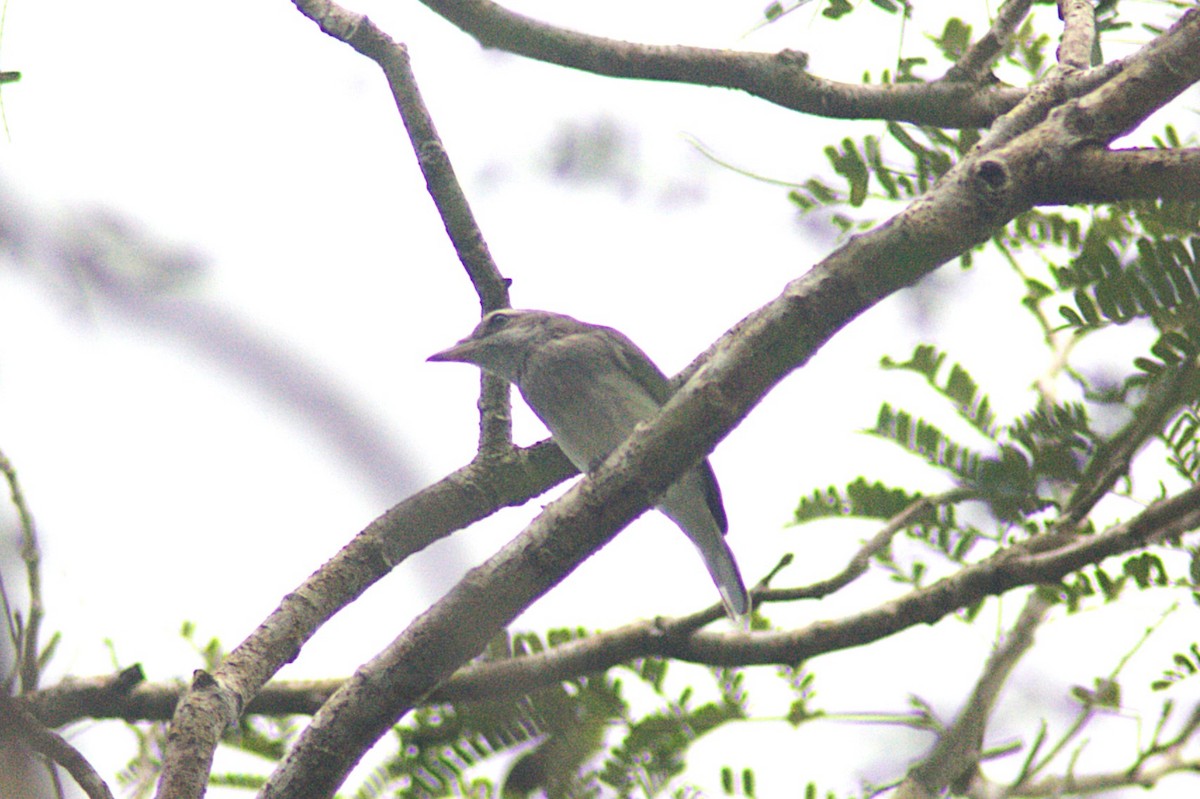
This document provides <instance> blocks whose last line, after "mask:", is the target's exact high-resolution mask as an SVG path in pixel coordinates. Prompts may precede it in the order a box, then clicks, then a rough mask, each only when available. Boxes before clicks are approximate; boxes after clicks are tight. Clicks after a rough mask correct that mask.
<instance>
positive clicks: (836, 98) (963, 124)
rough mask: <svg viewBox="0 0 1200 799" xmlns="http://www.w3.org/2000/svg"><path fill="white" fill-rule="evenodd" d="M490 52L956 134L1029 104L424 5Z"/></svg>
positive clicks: (995, 90)
mask: <svg viewBox="0 0 1200 799" xmlns="http://www.w3.org/2000/svg"><path fill="white" fill-rule="evenodd" d="M421 2H422V3H424V4H425V5H426V6H428V7H429V8H430V9H432V10H433V11H434V12H436V13H437V14H439V15H441V16H442V17H444V18H445V19H446V20H447V21H449V22H450V23H452V24H454V25H455V26H456V27H458V28H459V29H460V30H462V31H463V32H464V33H466V34H468V35H469V36H471V37H472V38H474V39H475V40H476V41H478V42H479V43H480V44H481V45H483V46H484V47H494V48H496V49H499V50H505V51H507V52H510V53H515V54H517V55H521V56H525V57H527V58H532V59H536V60H538V61H545V62H547V63H550V64H558V65H559V66H564V67H571V68H573V69H580V70H583V71H585V72H592V73H595V74H597V75H607V76H609V77H616V78H637V79H642V80H657V81H666V82H672V83H687V84H696V85H700V86H713V87H723V88H728V89H740V90H742V91H744V92H746V93H747V94H750V95H752V96H754V97H759V98H762V99H764V100H767V101H768V102H772V103H775V104H776V105H779V106H782V107H784V108H789V109H792V110H794V111H800V112H802V113H806V114H812V115H814V116H822V117H831V118H835V119H890V120H896V121H900V122H914V123H917V124H921V125H936V126H938V127H947V128H982V127H987V126H988V125H990V124H991V123H992V121H993V120H995V119H996V118H997V117H998V116H1000V115H1002V114H1005V113H1007V112H1008V111H1009V110H1011V109H1012V108H1013V107H1014V106H1016V104H1017V103H1019V102H1020V101H1021V100H1022V98H1024V96H1025V93H1026V92H1025V90H1024V89H1017V88H1012V87H1005V86H997V85H987V86H980V85H977V84H976V83H974V82H968V81H964V80H962V79H961V76H958V75H956V76H954V78H953V79H950V76H949V75H948V76H947V79H943V80H939V81H934V82H933V83H925V84H919V83H899V84H887V85H875V86H863V85H857V84H850V83H840V82H838V81H832V80H827V79H825V78H820V77H817V76H815V75H813V74H812V73H810V72H808V71H807V68H806V61H807V57H806V56H805V55H804V54H803V53H797V52H794V51H791V50H784V51H782V52H780V53H776V54H767V53H753V52H737V51H732V50H711V49H707V48H703V47H685V46H662V45H647V44H635V43H631V42H623V41H619V40H616V39H606V38H604V37H601V36H590V35H588V34H584V33H579V32H577V31H572V30H568V29H566V28H559V27H555V26H553V25H548V24H546V23H544V22H539V21H537V20H533V19H530V18H528V17H524V16H522V15H520V14H516V13H514V12H512V11H509V10H507V9H505V8H503V7H501V6H499V5H497V4H496V3H494V2H490V0H421ZM1115 70H1119V66H1117V65H1110V66H1109V67H1106V68H1104V69H1103V70H1093V71H1090V72H1089V73H1087V74H1085V75H1081V76H1079V77H1078V78H1075V79H1072V81H1071V82H1070V83H1068V84H1067V85H1066V86H1065V87H1064V88H1065V90H1066V91H1068V92H1069V96H1076V95H1078V94H1082V93H1084V92H1087V91H1090V90H1091V89H1093V88H1095V86H1096V85H1098V81H1102V80H1105V79H1107V78H1108V77H1111V75H1112V74H1114V71H1115Z"/></svg>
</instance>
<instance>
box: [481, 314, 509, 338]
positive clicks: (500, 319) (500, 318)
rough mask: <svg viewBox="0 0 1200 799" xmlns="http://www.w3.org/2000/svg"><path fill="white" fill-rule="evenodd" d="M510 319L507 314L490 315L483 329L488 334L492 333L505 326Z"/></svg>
mask: <svg viewBox="0 0 1200 799" xmlns="http://www.w3.org/2000/svg"><path fill="white" fill-rule="evenodd" d="M510 319H512V317H511V316H509V315H508V314H503V313H497V314H492V315H491V316H490V317H488V321H487V327H486V328H485V329H486V330H487V332H488V333H493V332H495V331H497V330H499V329H500V328H502V327H504V326H505V325H507V324H508V323H509V320H510Z"/></svg>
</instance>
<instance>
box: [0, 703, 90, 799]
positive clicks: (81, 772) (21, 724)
mask: <svg viewBox="0 0 1200 799" xmlns="http://www.w3.org/2000/svg"><path fill="white" fill-rule="evenodd" d="M0 730H3V733H4V736H3V737H8V736H14V737H16V738H18V740H20V741H23V742H24V743H25V744H26V745H27V746H29V748H30V749H32V750H33V751H35V752H37V753H38V754H40V755H42V756H43V757H46V758H48V759H49V760H51V761H52V762H54V763H57V764H58V765H60V766H62V767H63V768H64V769H66V771H67V773H68V774H70V775H71V778H72V779H73V780H75V783H76V784H77V785H78V786H79V787H80V788H81V789H83V792H84V793H85V794H87V796H88V799H113V795H112V791H110V790H109V789H108V785H107V784H105V782H104V780H103V779H101V778H100V774H99V773H98V772H97V771H96V769H94V768H93V767H92V764H91V763H89V762H88V761H87V758H85V757H84V756H83V755H81V754H80V753H79V750H78V749H76V748H75V747H73V746H71V744H69V743H67V741H66V739H64V738H63V737H62V736H61V735H59V734H58V733H56V732H54V731H52V730H48V729H46V727H45V726H43V725H42V723H41V722H39V721H38V720H37V719H36V718H34V717H33V716H32V715H31V714H30V713H29V711H27V710H25V708H23V707H22V706H21V704H20V702H19V701H18V700H17V699H16V698H14V697H11V696H8V695H6V694H2V693H0ZM6 743H7V744H8V745H11V742H6Z"/></svg>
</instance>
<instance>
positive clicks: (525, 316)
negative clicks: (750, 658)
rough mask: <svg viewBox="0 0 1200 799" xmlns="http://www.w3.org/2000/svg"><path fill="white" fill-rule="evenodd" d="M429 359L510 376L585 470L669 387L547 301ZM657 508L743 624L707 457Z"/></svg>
mask: <svg viewBox="0 0 1200 799" xmlns="http://www.w3.org/2000/svg"><path fill="white" fill-rule="evenodd" d="M428 360H430V361H435V362H436V361H455V362H460V363H469V364H473V365H475V366H477V367H479V368H481V369H483V370H484V371H485V372H489V373H490V374H493V375H495V376H497V377H500V378H503V379H504V380H507V381H508V382H509V383H511V384H512V385H515V386H516V387H517V389H518V390H519V391H520V392H521V396H522V397H524V399H525V402H526V404H528V405H529V407H530V408H531V409H532V410H533V412H534V414H536V415H537V417H538V418H539V419H541V420H542V423H543V424H545V425H546V427H547V428H548V429H549V430H550V435H551V437H552V438H553V439H554V441H555V443H556V444H558V447H559V449H561V450H562V451H563V454H564V455H566V456H567V459H568V460H570V461H571V463H573V464H574V465H575V467H576V468H577V469H579V470H580V471H581V472H584V473H590V472H592V471H593V470H594V469H595V468H596V467H597V466H599V465H600V464H601V463H602V462H603V461H604V459H605V458H607V457H608V455H609V453H611V452H612V451H613V450H614V449H616V448H617V447H618V446H619V445H620V444H621V443H622V442H623V441H624V440H625V439H626V438H628V437H629V435H630V434H631V433H632V432H633V429H634V427H635V426H636V425H637V424H638V423H639V422H642V421H645V420H646V419H649V418H650V417H652V416H653V415H654V414H656V413H657V412H658V410H659V408H660V407H662V405H664V404H665V403H666V401H667V400H668V399H670V397H671V394H672V393H673V389H672V388H671V384H670V381H668V379H667V376H666V375H665V374H663V372H662V370H660V369H659V368H658V367H657V366H656V365H655V364H654V362H653V361H652V360H650V358H649V357H648V356H647V355H646V353H644V352H642V350H641V349H640V348H639V347H638V346H637V345H636V344H634V343H633V342H632V341H631V340H630V339H629V338H628V337H627V336H625V335H624V334H623V333H621V332H619V331H617V330H614V329H613V328H611V327H604V326H601V325H593V324H589V323H587V322H581V321H579V320H578V319H575V318H573V317H570V316H567V315H565V314H559V313H552V312H549V311H534V310H516V309H511V308H503V309H500V310H495V311H492V312H490V313H488V314H486V315H485V316H484V317H483V319H482V320H481V321H480V322H479V324H478V326H476V328H475V329H474V330H473V331H472V332H471V334H470V335H469V336H467V337H466V338H464V339H462V340H461V341H459V342H458V343H457V344H455V345H454V346H452V347H449V348H447V349H444V350H442V351H441V352H438V353H435V354H434V355H431V356H430V357H429V359H428ZM656 508H657V509H658V510H659V511H661V512H662V513H663V514H665V515H666V516H667V518H669V519H670V520H671V521H673V522H674V523H675V524H676V525H678V527H679V528H680V529H681V530H682V531H683V532H684V533H685V534H686V535H687V537H688V538H690V539H691V541H692V543H693V544H695V545H696V548H697V549H698V550H699V552H700V556H701V558H702V559H703V561H704V565H705V567H707V569H708V573H709V574H710V575H711V576H712V579H713V582H714V583H715V584H716V586H717V590H718V591H719V592H720V594H721V601H722V604H723V605H724V607H725V611H726V613H728V615H729V616H730V618H731V619H733V620H734V621H735V622H737V623H739V624H740V625H741V626H743V627H745V626H746V623H747V621H748V618H749V613H750V597H749V594H748V593H747V592H746V586H745V583H744V582H743V581H742V575H741V571H740V570H739V569H738V565H737V561H736V560H735V559H734V556H733V551H732V550H731V549H730V548H729V545H728V544H727V543H726V541H725V534H726V532H727V531H728V529H729V522H728V519H727V517H726V515H725V506H724V504H723V503H722V501H721V489H720V486H718V484H717V478H716V475H715V474H714V473H713V470H712V466H711V465H710V464H709V462H708V460H707V459H705V460H702V461H701V462H700V463H699V464H697V465H696V466H695V467H693V468H692V469H691V470H690V471H688V472H685V473H684V474H683V475H682V476H681V477H680V478H679V479H678V480H677V481H676V482H675V483H674V484H672V485H671V487H670V488H668V489H667V491H666V493H664V494H663V495H662V496H661V497H659V498H658V500H657V505H656Z"/></svg>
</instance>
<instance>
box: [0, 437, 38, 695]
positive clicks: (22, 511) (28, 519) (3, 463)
mask: <svg viewBox="0 0 1200 799" xmlns="http://www.w3.org/2000/svg"><path fill="white" fill-rule="evenodd" d="M0 472H3V473H4V479H5V480H7V481H8V490H9V493H10V494H11V496H12V503H13V507H15V508H16V509H17V515H18V517H19V518H20V520H21V560H23V561H24V562H25V577H26V582H27V584H28V586H29V617H28V618H27V619H26V620H25V625H24V629H22V630H21V633H20V635H19V636H18V639H19V640H16V641H14V643H15V644H16V649H17V653H18V657H19V658H20V664H19V668H20V674H21V693H28V692H29V691H33V690H35V689H36V688H37V686H38V678H39V673H40V670H41V669H40V661H39V658H40V656H41V652H40V650H39V643H38V634H39V632H40V631H41V627H42V616H43V615H44V611H43V607H42V570H41V550H40V548H39V547H38V539H37V527H36V526H35V525H34V523H33V514H32V513H30V512H29V506H28V505H27V504H26V502H25V495H24V493H22V491H21V484H20V482H19V481H18V480H17V472H16V470H15V469H14V468H13V465H12V462H11V461H9V459H8V456H6V455H5V454H4V453H3V452H2V451H0ZM2 590H3V584H2V583H0V591H2ZM4 606H5V612H6V615H9V616H10V619H9V630H10V634H11V633H12V631H13V630H14V627H13V620H12V618H11V614H12V612H13V610H12V608H11V607H10V606H9V602H8V596H7V594H5V595H4Z"/></svg>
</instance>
